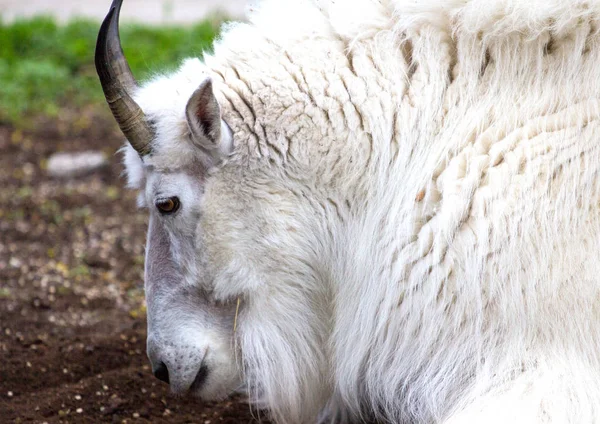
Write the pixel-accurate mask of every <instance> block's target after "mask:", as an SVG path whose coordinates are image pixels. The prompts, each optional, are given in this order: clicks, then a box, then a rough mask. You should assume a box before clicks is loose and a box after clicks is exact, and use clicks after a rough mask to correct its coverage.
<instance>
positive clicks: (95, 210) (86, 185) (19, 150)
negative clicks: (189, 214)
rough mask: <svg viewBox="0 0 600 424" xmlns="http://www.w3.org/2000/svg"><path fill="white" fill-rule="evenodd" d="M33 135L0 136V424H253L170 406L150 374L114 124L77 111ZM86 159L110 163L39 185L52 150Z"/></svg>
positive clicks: (234, 404) (140, 236) (138, 235)
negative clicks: (105, 158)
mask: <svg viewBox="0 0 600 424" xmlns="http://www.w3.org/2000/svg"><path fill="white" fill-rule="evenodd" d="M66 122H69V124H68V125H67V124H66ZM39 128H43V129H38V130H35V131H33V132H21V131H15V130H13V129H11V128H8V127H2V126H0V422H2V423H5V422H6V423H11V422H14V423H23V422H36V423H43V422H48V423H53V422H54V423H80V422H82V423H83V422H94V423H100V422H108V423H135V422H153V423H160V422H169V423H204V424H209V423H250V422H255V421H256V418H255V417H257V413H256V411H251V410H250V407H249V406H248V405H247V404H246V403H244V402H243V401H242V400H241V399H234V400H228V401H225V402H222V403H218V404H208V403H206V404H203V403H201V402H200V401H198V400H194V399H178V398H174V397H172V396H170V395H169V393H168V387H167V385H166V384H164V383H162V382H160V381H158V380H156V379H155V378H154V377H153V376H152V374H151V371H150V367H149V362H148V360H147V358H146V354H145V338H146V321H145V308H144V304H143V283H142V278H143V254H144V243H145V230H146V228H145V226H146V216H145V214H144V212H143V211H138V210H136V206H135V199H134V197H135V195H134V193H133V192H131V191H129V190H126V189H125V188H124V180H123V177H122V176H121V173H122V170H123V168H122V166H121V165H120V163H119V157H118V156H116V155H115V152H116V150H117V149H118V148H119V145H120V141H121V137H120V135H119V133H118V132H117V130H116V128H115V125H113V123H112V122H110V121H108V119H106V118H98V117H97V116H96V115H95V114H89V113H87V112H86V111H79V112H78V114H77V115H76V118H75V116H71V117H65V118H63V121H62V122H61V121H59V122H53V123H50V124H49V125H48V126H40V127H39ZM88 149H96V150H102V151H104V152H105V153H106V154H107V155H109V159H110V165H109V166H108V167H106V168H105V169H103V170H101V171H100V172H96V173H93V174H91V175H89V176H86V177H80V178H77V179H75V180H56V179H52V178H49V177H48V176H47V173H46V171H45V166H46V163H47V158H48V157H49V156H50V155H51V154H52V153H53V152H55V151H84V150H88ZM262 422H266V421H265V419H264V418H263V419H262Z"/></svg>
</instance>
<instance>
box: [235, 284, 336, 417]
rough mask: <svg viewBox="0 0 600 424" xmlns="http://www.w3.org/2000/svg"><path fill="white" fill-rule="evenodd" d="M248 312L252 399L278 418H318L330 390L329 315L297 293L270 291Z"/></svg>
mask: <svg viewBox="0 0 600 424" xmlns="http://www.w3.org/2000/svg"><path fill="white" fill-rule="evenodd" d="M260 303H262V302H260ZM246 312H247V313H246V314H244V315H246V316H242V317H241V319H240V321H239V325H240V330H241V331H240V339H239V340H240V344H241V352H242V363H243V372H244V377H245V380H246V382H247V384H248V392H249V395H250V400H251V402H252V403H253V404H254V405H255V406H256V407H258V408H267V409H268V410H269V413H270V417H271V419H272V420H273V421H275V422H277V423H288V424H293V423H309V422H316V420H317V417H318V414H319V412H320V411H321V410H322V409H323V408H324V407H325V405H326V403H327V401H328V398H329V395H330V393H331V388H330V386H331V382H330V378H329V376H328V366H327V362H326V361H327V360H326V357H327V356H326V352H325V351H324V350H325V346H326V342H325V327H324V325H323V321H324V320H322V319H320V318H319V317H318V315H317V313H315V312H314V311H312V310H311V308H310V306H309V302H308V301H307V298H306V297H304V298H300V297H297V296H281V297H279V298H278V301H275V300H274V296H273V295H271V296H270V297H269V299H268V305H265V304H261V305H259V304H258V302H255V304H254V305H248V309H247V310H246Z"/></svg>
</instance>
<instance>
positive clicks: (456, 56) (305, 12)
mask: <svg viewBox="0 0 600 424" xmlns="http://www.w3.org/2000/svg"><path fill="white" fill-rule="evenodd" d="M250 20H251V21H250V23H246V24H233V25H231V26H230V27H229V28H228V29H227V30H226V31H225V32H224V35H223V36H222V38H221V39H220V40H219V41H218V42H217V43H216V45H215V50H214V53H213V54H211V55H206V56H205V57H204V60H203V61H202V62H200V61H198V60H189V61H186V62H185V63H184V64H183V66H182V67H181V69H180V70H179V71H178V72H176V73H174V74H173V75H169V76H164V77H159V78H156V79H154V80H153V81H150V82H149V83H147V84H146V85H144V86H143V87H142V88H141V89H140V90H139V92H138V93H137V95H136V100H137V101H138V103H139V104H140V105H141V106H142V108H143V110H144V111H145V113H146V114H147V115H149V116H150V117H152V118H153V119H154V121H155V122H156V126H157V129H158V136H157V139H156V140H155V141H154V144H153V149H154V153H153V155H152V156H151V157H148V158H145V160H144V161H145V162H146V163H145V165H144V166H152V167H153V169H155V170H159V171H165V172H167V171H168V172H171V171H173V170H174V171H176V170H177V169H182V168H184V167H185V166H188V165H189V163H190V161H192V160H193V158H194V157H195V156H196V155H195V153H194V152H195V147H194V146H193V145H192V144H191V143H189V141H188V140H187V134H188V132H189V130H188V127H187V125H186V121H185V105H186V103H187V100H188V99H189V97H190V95H191V94H192V92H193V91H194V90H195V89H196V88H197V87H198V85H199V83H200V82H201V81H202V80H203V79H205V78H207V77H210V78H212V80H213V83H214V88H215V95H216V97H217V99H218V101H219V103H220V105H221V108H222V114H223V119H224V121H225V122H226V123H227V124H228V125H229V127H230V128H231V130H232V133H233V143H234V150H233V153H232V154H231V155H230V157H229V158H228V159H227V160H225V161H224V162H223V163H221V164H220V165H218V166H216V167H214V168H213V169H211V170H210V172H209V174H208V176H207V177H206V183H205V187H204V190H205V192H204V194H203V199H202V214H201V217H200V218H199V219H200V224H201V227H202V228H203V231H202V235H201V238H202V243H203V248H204V249H205V251H206V259H205V260H203V266H204V268H203V270H202V272H204V273H205V274H206V275H208V276H210V278H204V279H203V281H205V283H202V284H206V285H208V286H209V287H208V292H210V296H211V298H213V299H217V300H220V301H234V300H235V299H236V298H237V297H241V299H242V307H241V309H240V315H239V317H238V328H237V332H236V333H235V335H234V336H233V337H234V338H235V342H236V345H235V346H236V349H237V350H236V351H237V352H238V353H239V357H238V366H239V367H240V368H241V372H242V375H243V377H244V379H245V380H246V382H247V384H248V388H249V391H250V395H251V397H253V399H254V400H255V401H256V402H258V403H259V404H260V405H262V406H266V407H268V408H269V409H270V410H271V411H272V415H273V417H274V419H275V420H277V421H278V422H280V423H304V422H311V421H314V420H316V419H317V417H318V416H320V417H321V418H322V419H323V420H338V421H341V422H348V421H351V420H358V418H359V417H360V416H362V417H363V418H364V419H372V420H381V421H384V420H385V421H389V422H395V423H432V422H440V423H447V424H450V423H546V422H552V423H567V422H569V423H592V422H600V321H599V318H600V306H599V305H600V303H599V301H600V257H599V254H600V181H599V171H600V120H599V117H600V108H599V105H600V100H599V99H600V35H599V29H600V2H598V1H589V0H587V1H583V0H581V1H580V0H573V1H567V0H543V1H542V0H535V1H517V0H492V1H490V0H465V1H458V0H447V1H443V2H442V1H437V0H421V1H412V0H380V1H377V0H353V1H340V0H338V1H333V0H330V1H318V0H314V1H304V0H302V1H290V2H281V1H272V2H267V3H265V4H264V5H263V6H262V7H261V8H259V9H258V10H256V11H255V12H253V13H252V14H251V17H250ZM126 162H127V167H128V173H129V177H130V182H131V183H132V185H133V186H136V187H142V186H143V184H144V178H145V177H144V170H143V169H142V167H141V164H142V162H141V161H140V160H139V158H138V157H137V156H136V155H135V154H134V153H133V151H132V150H131V149H130V150H128V154H127V161H126ZM199 237H200V236H199ZM206 281H208V282H206ZM191 284H193V282H192V283H191ZM198 284H199V283H198ZM205 288H206V287H205ZM173 307H176V305H174V306H173ZM173 325H175V323H174V324H173ZM361 414H362V415H361Z"/></svg>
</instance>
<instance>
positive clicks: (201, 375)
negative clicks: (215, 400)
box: [190, 365, 208, 392]
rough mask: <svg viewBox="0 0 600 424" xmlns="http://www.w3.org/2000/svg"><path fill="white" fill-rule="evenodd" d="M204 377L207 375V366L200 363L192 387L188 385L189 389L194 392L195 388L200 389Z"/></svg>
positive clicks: (204, 379)
mask: <svg viewBox="0 0 600 424" xmlns="http://www.w3.org/2000/svg"><path fill="white" fill-rule="evenodd" d="M206 377H208V367H207V366H206V365H202V366H201V367H200V370H198V374H196V378H195V379H194V382H193V383H192V387H190V391H191V392H195V391H196V390H200V388H202V386H203V385H204V382H205V381H206Z"/></svg>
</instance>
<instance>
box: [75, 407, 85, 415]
mask: <svg viewBox="0 0 600 424" xmlns="http://www.w3.org/2000/svg"><path fill="white" fill-rule="evenodd" d="M75 412H77V413H78V414H81V413H82V412H83V409H82V408H77V409H76V410H75Z"/></svg>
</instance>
